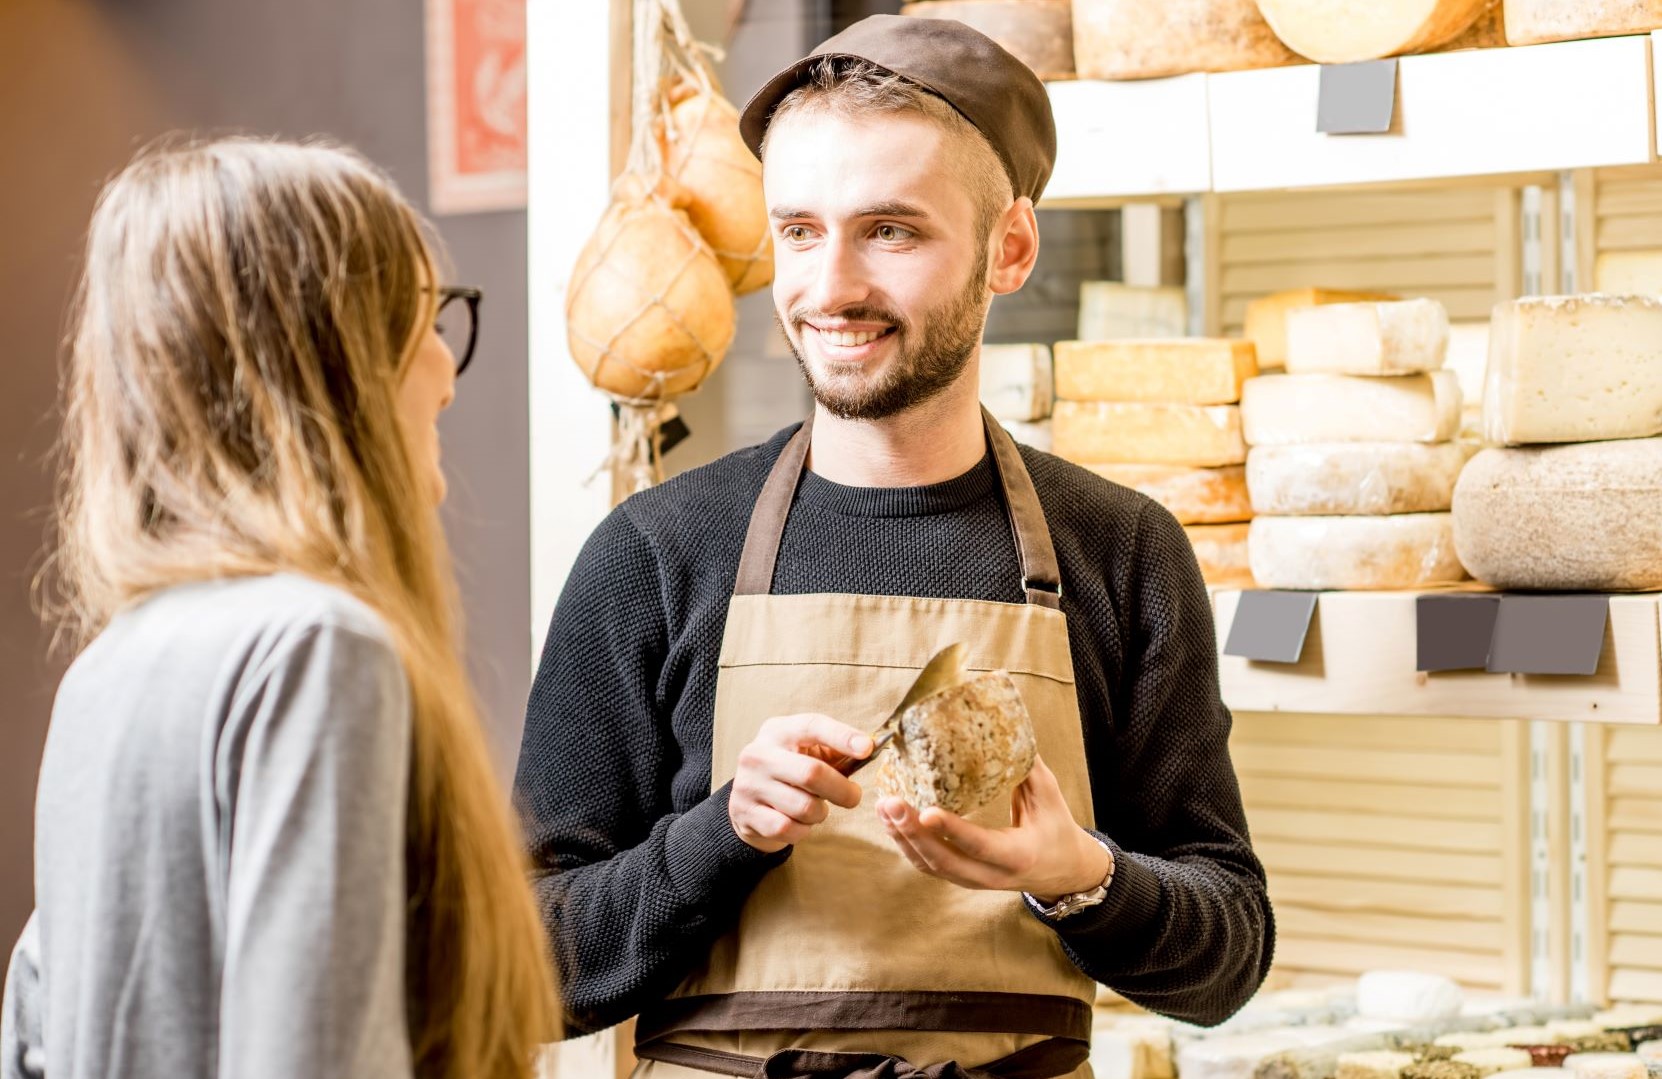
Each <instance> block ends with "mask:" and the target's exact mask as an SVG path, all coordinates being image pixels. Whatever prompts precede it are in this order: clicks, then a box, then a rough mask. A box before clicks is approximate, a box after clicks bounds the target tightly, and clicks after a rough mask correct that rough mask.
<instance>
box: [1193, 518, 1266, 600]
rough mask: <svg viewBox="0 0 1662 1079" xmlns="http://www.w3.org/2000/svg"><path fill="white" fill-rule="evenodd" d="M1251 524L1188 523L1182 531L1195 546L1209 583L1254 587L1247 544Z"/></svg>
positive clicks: (1203, 574) (1205, 577)
mask: <svg viewBox="0 0 1662 1079" xmlns="http://www.w3.org/2000/svg"><path fill="white" fill-rule="evenodd" d="M1251 527H1252V526H1251V525H1248V524H1228V525H1187V526H1185V527H1184V529H1183V531H1184V532H1185V533H1187V534H1188V537H1189V542H1190V543H1191V544H1192V545H1193V546H1194V549H1195V560H1196V561H1198V562H1199V563H1200V575H1201V577H1203V578H1204V579H1205V581H1206V583H1207V584H1219V585H1234V586H1237V587H1241V588H1251V587H1252V584H1253V580H1252V563H1251V558H1250V556H1249V551H1248V545H1247V534H1248V531H1249V530H1250V529H1251Z"/></svg>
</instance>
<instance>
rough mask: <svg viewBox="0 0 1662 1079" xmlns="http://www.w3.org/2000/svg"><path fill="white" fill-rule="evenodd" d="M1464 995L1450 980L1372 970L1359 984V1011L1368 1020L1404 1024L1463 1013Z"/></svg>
mask: <svg viewBox="0 0 1662 1079" xmlns="http://www.w3.org/2000/svg"><path fill="white" fill-rule="evenodd" d="M1464 1002H1465V994H1464V993H1462V992H1461V991H1460V987H1459V986H1458V985H1456V984H1455V983H1454V982H1453V981H1451V980H1450V979H1448V978H1444V977H1441V976H1439V975H1436V974H1422V973H1419V972H1418V971H1410V970H1370V971H1368V972H1366V973H1364V974H1363V975H1362V977H1361V978H1359V979H1358V980H1357V983H1356V1012H1357V1014H1358V1015H1360V1016H1362V1017H1363V1018H1366V1019H1396V1020H1400V1021H1402V1022H1405V1023H1417V1022H1425V1021H1429V1020H1435V1019H1447V1018H1450V1017H1451V1016H1455V1015H1458V1014H1460V1005H1461V1004H1462V1003H1464Z"/></svg>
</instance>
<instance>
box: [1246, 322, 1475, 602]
mask: <svg viewBox="0 0 1662 1079" xmlns="http://www.w3.org/2000/svg"><path fill="white" fill-rule="evenodd" d="M1447 350H1448V315H1447V313H1446V312H1445V311H1444V310H1443V308H1442V305H1440V304H1438V303H1436V302H1434V301H1431V300H1408V301H1400V302H1377V303H1349V304H1330V305H1326V306H1317V307H1304V308H1298V309H1295V310H1293V311H1291V312H1289V313H1288V315H1287V357H1286V361H1287V373H1286V374H1278V375H1265V376H1263V377H1261V378H1256V379H1253V380H1252V381H1250V382H1248V383H1247V384H1246V387H1245V391H1244V393H1243V396H1242V400H1241V417H1242V422H1243V427H1244V433H1245V436H1246V440H1247V442H1248V443H1249V444H1250V445H1251V446H1252V453H1251V456H1250V457H1249V458H1248V461H1247V486H1248V488H1249V489H1250V491H1251V496H1252V508H1253V512H1254V514H1255V515H1256V516H1255V517H1254V520H1253V523H1252V533H1251V543H1250V547H1251V559H1252V574H1253V577H1254V578H1256V580H1257V582H1258V584H1259V586H1260V587H1263V588H1295V589H1401V588H1418V587H1423V586H1427V585H1434V584H1442V583H1448V582H1453V581H1459V580H1462V579H1464V577H1465V571H1464V570H1463V569H1462V568H1461V566H1460V562H1459V560H1458V559H1457V558H1456V556H1455V550H1454V536H1453V521H1452V519H1451V517H1450V515H1449V513H1448V509H1449V504H1450V501H1451V499H1452V496H1453V492H1454V483H1455V480H1456V479H1457V478H1458V476H1459V474H1460V470H1461V468H1462V467H1463V466H1464V465H1465V463H1466V460H1467V458H1468V457H1469V456H1470V454H1471V449H1472V448H1471V447H1470V446H1468V445H1466V444H1465V443H1463V442H1458V441H1455V436H1456V434H1457V433H1458V431H1459V427H1460V403H1461V396H1460V386H1459V383H1458V381H1457V380H1456V378H1455V375H1454V373H1453V372H1452V371H1445V370H1443V360H1444V357H1445V355H1446V354H1447Z"/></svg>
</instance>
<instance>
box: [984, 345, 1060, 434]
mask: <svg viewBox="0 0 1662 1079" xmlns="http://www.w3.org/2000/svg"><path fill="white" fill-rule="evenodd" d="M1051 372H1052V368H1051V358H1050V349H1049V348H1047V347H1046V346H1044V345H982V346H981V403H982V404H983V405H986V406H987V411H988V412H991V413H992V414H993V416H994V417H995V418H996V419H1000V420H1016V421H1018V422H1021V423H1031V422H1033V421H1034V420H1042V419H1044V418H1046V417H1047V416H1049V415H1050V409H1051V405H1052V404H1053V403H1054V401H1053V399H1054V393H1055V391H1054V380H1053V377H1052V373H1051Z"/></svg>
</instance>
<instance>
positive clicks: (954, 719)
mask: <svg viewBox="0 0 1662 1079" xmlns="http://www.w3.org/2000/svg"><path fill="white" fill-rule="evenodd" d="M898 726H899V730H898V732H897V733H896V734H895V737H894V740H893V741H892V742H890V743H889V744H888V745H887V746H885V747H884V748H883V750H882V751H881V752H880V754H879V756H878V758H877V762H876V763H877V764H878V769H877V789H878V790H879V791H881V792H882V793H883V794H884V795H887V796H891V797H895V798H901V799H904V800H905V801H906V802H908V803H910V804H911V805H912V806H914V807H916V808H917V809H926V808H928V807H929V806H940V807H941V808H942V809H944V810H946V811H947V812H949V813H957V814H959V815H960V816H967V815H969V814H970V813H973V812H975V811H976V810H977V809H980V808H981V807H982V806H985V805H991V804H994V803H996V802H998V801H1000V800H1001V799H1008V798H1009V796H1010V792H1012V791H1014V790H1015V789H1016V787H1018V786H1020V785H1021V782H1022V780H1024V779H1026V778H1027V773H1028V772H1030V771H1032V770H1033V760H1034V757H1035V756H1036V755H1037V752H1038V750H1037V743H1036V741H1035V739H1034V736H1033V721H1032V718H1031V717H1030V716H1029V715H1028V714H1027V706H1026V704H1024V703H1023V702H1022V699H1021V691H1020V690H1019V689H1017V688H1016V683H1015V682H1014V681H1013V680H1012V679H1011V678H1010V675H1009V674H1008V673H1007V672H1005V671H989V672H987V673H986V674H982V675H980V676H978V677H974V678H970V679H968V680H967V681H964V682H960V683H959V684H957V685H954V686H949V687H947V688H946V689H942V690H939V691H938V692H935V693H931V694H930V695H929V696H927V697H925V698H923V699H922V700H921V701H918V702H917V703H916V704H914V705H912V706H911V707H910V708H908V709H906V710H905V711H904V712H902V713H901V714H900V718H899V721H898Z"/></svg>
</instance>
